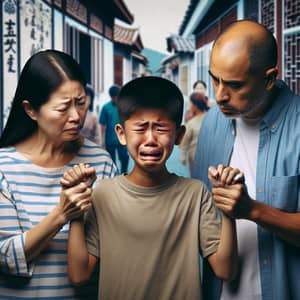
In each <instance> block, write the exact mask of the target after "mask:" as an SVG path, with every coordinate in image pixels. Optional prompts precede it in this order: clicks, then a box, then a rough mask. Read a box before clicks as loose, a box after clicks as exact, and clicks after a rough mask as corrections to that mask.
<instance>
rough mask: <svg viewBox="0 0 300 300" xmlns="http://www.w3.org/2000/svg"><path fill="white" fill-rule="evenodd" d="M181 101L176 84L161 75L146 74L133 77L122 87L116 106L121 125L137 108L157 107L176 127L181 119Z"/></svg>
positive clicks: (180, 94)
mask: <svg viewBox="0 0 300 300" xmlns="http://www.w3.org/2000/svg"><path fill="white" fill-rule="evenodd" d="M183 102H184V99H183V95H182V93H181V91H180V90H179V88H178V87H177V86H176V84H174V83H173V82H171V81H170V80H167V79H164V78H161V77H156V76H146V77H140V78H137V79H134V80H132V81H130V82H128V83H127V84H125V85H124V86H123V87H122V89H121V91H120V94H119V97H118V102H117V107H118V113H119V118H120V122H121V124H122V125H124V123H125V121H126V120H128V119H129V118H130V116H131V114H132V113H134V112H135V111H137V110H138V109H141V108H158V109H161V110H163V111H164V112H165V113H166V114H167V115H168V116H169V118H170V119H171V120H172V121H174V122H175V123H176V127H177V128H178V127H179V126H180V125H181V121H182V115H183Z"/></svg>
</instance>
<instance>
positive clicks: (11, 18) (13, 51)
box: [1, 0, 19, 124]
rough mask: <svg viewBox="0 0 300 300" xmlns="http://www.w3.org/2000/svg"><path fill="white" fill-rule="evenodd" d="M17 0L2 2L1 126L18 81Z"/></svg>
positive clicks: (4, 0)
mask: <svg viewBox="0 0 300 300" xmlns="http://www.w3.org/2000/svg"><path fill="white" fill-rule="evenodd" d="M16 2H17V0H3V1H2V7H1V9H2V16H3V18H2V24H1V26H2V29H3V30H2V46H3V52H2V55H3V57H2V58H3V70H1V71H2V72H3V73H2V74H3V78H5V82H6V84H5V85H3V116H1V117H3V124H4V123H5V122H6V119H7V116H8V112H9V110H10V104H11V101H12V98H13V94H14V91H15V88H16V86H15V84H16V82H17V80H18V68H19V61H18V54H17V53H18V34H17V32H18V30H17V3H16Z"/></svg>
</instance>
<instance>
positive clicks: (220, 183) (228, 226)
mask: <svg viewBox="0 0 300 300" xmlns="http://www.w3.org/2000/svg"><path fill="white" fill-rule="evenodd" d="M208 178H209V180H210V182H211V184H212V186H213V191H212V192H213V196H214V201H215V205H216V207H217V208H219V209H220V210H221V211H222V215H223V216H222V230H221V237H220V244H219V247H218V250H217V251H216V252H215V253H214V254H212V255H211V256H209V257H208V261H209V263H210V265H211V267H212V269H213V271H214V273H215V274H216V276H217V277H219V278H220V279H222V280H231V279H233V278H234V275H235V274H236V271H237V265H238V264H237V261H238V254H237V253H238V251H237V237H236V224H235V220H234V219H232V218H231V217H229V214H228V207H227V205H224V203H223V201H222V200H223V199H222V196H221V197H218V196H216V195H215V194H214V190H215V189H216V188H217V187H225V188H227V189H231V190H232V191H233V192H238V191H239V190H240V189H242V188H243V184H241V183H243V182H244V174H243V173H242V172H241V171H240V170H239V169H235V168H232V167H228V166H224V165H219V166H218V167H217V168H215V167H210V168H209V170H208ZM238 182H241V183H238Z"/></svg>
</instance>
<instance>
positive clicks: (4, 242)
mask: <svg viewBox="0 0 300 300" xmlns="http://www.w3.org/2000/svg"><path fill="white" fill-rule="evenodd" d="M84 86H85V78H84V75H83V73H82V71H81V69H80V67H79V65H78V63H77V62H76V61H75V60H74V59H73V58H72V57H71V56H69V55H67V54H65V53H63V52H59V51H55V50H46V51H41V52H38V53H36V54H35V55H33V56H32V57H31V58H30V59H29V60H28V61H27V62H26V64H25V66H24V68H23V70H22V73H21V75H20V78H19V82H18V85H17V89H16V93H15V96H14V99H13V102H12V107H11V111H10V114H9V116H8V120H7V123H6V125H5V128H4V131H3V134H2V136H1V138H0V148H1V149H0V207H1V215H0V299H18V300H25V299H27V300H28V299H81V300H87V299H96V295H97V285H96V284H94V283H92V282H90V284H89V286H88V287H86V288H85V287H84V288H80V289H76V288H74V287H73V286H72V285H70V283H69V280H68V275H67V240H68V234H69V221H71V220H73V219H77V220H78V219H81V217H82V216H83V213H84V212H85V211H86V209H87V208H88V207H89V205H90V204H89V198H90V195H91V189H90V188H89V187H87V186H86V184H83V183H82V184H77V185H74V186H73V187H70V188H62V187H61V185H60V179H61V178H62V177H63V175H64V173H65V172H66V171H67V170H68V169H70V167H73V166H74V165H76V164H80V163H84V165H86V164H90V165H92V166H93V167H94V168H95V169H96V172H97V176H98V179H101V178H104V177H111V176H113V175H114V174H115V173H116V167H115V166H114V164H113V162H112V160H111V158H110V157H109V154H108V153H107V152H106V151H105V150H103V149H101V148H100V147H96V146H95V144H94V143H92V142H90V141H89V140H87V139H84V138H82V136H80V128H81V126H82V124H83V122H84V118H85V115H86V112H87V109H88V102H87V100H86V95H85V91H84Z"/></svg>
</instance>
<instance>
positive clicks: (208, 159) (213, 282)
mask: <svg viewBox="0 0 300 300" xmlns="http://www.w3.org/2000/svg"><path fill="white" fill-rule="evenodd" d="M276 86H277V87H278V89H279V93H278V94H277V96H276V98H274V101H273V104H272V107H271V108H270V110H269V111H268V112H267V113H266V115H265V116H264V117H263V119H262V121H261V122H260V133H259V146H258V155H257V168H256V169H257V171H256V198H257V199H256V200H257V201H260V202H263V203H265V204H267V205H270V206H273V207H275V208H278V209H281V210H284V211H286V212H290V213H295V212H299V211H300V189H299V187H300V175H299V174H300V170H299V169H300V97H299V96H296V95H294V94H293V93H292V92H291V91H290V90H289V89H288V87H287V86H286V84H285V83H284V82H282V81H277V82H276ZM234 140H235V126H234V120H233V119H230V118H226V117H225V116H224V115H223V113H222V112H221V111H220V110H219V108H218V107H217V105H216V106H215V107H213V108H212V109H211V110H210V111H209V113H208V114H207V115H206V117H205V119H204V121H203V123H202V126H201V131H200V134H199V140H198V145H197V151H196V157H195V160H194V169H193V174H192V177H193V178H198V179H200V180H202V181H204V182H205V183H206V184H207V185H208V186H209V187H210V183H209V181H208V178H207V171H208V167H209V166H217V165H218V164H221V163H222V164H225V165H228V164H229V161H230V156H231V153H232V149H233V145H234ZM241 155H243V154H242V153H241ZM257 228H258V232H257V234H258V247H259V249H258V252H259V264H260V266H259V267H260V276H261V288H262V299H263V300H274V299H276V300H290V299H293V300H295V299H296V300H300V286H299V284H300V279H299V278H300V277H299V276H300V275H299V274H300V249H299V248H297V247H294V246H292V245H291V244H289V243H287V242H285V241H283V240H282V239H280V238H279V237H277V236H276V235H275V234H272V232H270V231H269V230H267V229H265V228H263V227H261V226H259V225H258V226H257ZM220 292H221V282H220V281H218V280H217V279H216V277H214V276H213V274H212V271H211V269H210V268H209V267H208V265H207V262H205V263H204V266H203V293H204V295H203V296H204V297H203V298H204V299H210V300H214V299H218V300H219V298H220Z"/></svg>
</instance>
